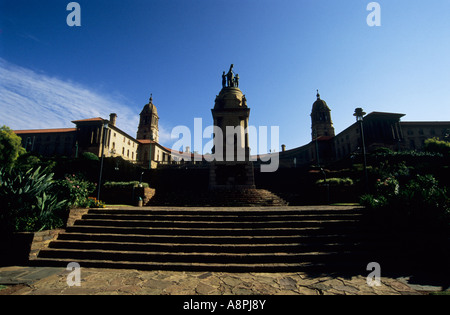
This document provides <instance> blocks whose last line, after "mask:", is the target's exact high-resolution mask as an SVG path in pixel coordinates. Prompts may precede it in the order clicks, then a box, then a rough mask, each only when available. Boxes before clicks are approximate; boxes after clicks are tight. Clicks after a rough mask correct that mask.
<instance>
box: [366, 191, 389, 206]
mask: <svg viewBox="0 0 450 315" xmlns="http://www.w3.org/2000/svg"><path fill="white" fill-rule="evenodd" d="M387 202H388V200H387V199H386V197H384V196H378V197H375V196H374V195H371V194H365V195H362V196H361V197H360V199H359V203H360V204H361V205H362V206H365V207H366V208H368V209H380V208H383V207H385V206H386V205H387Z"/></svg>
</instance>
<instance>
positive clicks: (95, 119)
mask: <svg viewBox="0 0 450 315" xmlns="http://www.w3.org/2000/svg"><path fill="white" fill-rule="evenodd" d="M104 120H106V119H103V118H101V117H95V118H87V119H80V120H73V121H72V122H73V123H74V124H76V123H80V122H90V121H104Z"/></svg>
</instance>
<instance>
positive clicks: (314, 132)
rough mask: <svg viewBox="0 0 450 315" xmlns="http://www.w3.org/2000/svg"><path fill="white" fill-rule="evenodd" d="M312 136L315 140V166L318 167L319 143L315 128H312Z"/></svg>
mask: <svg viewBox="0 0 450 315" xmlns="http://www.w3.org/2000/svg"><path fill="white" fill-rule="evenodd" d="M313 137H314V139H315V142H316V160H317V167H319V168H320V160H319V143H318V136H317V129H316V128H314V130H313Z"/></svg>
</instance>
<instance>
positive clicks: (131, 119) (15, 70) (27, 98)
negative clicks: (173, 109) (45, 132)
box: [0, 58, 139, 137]
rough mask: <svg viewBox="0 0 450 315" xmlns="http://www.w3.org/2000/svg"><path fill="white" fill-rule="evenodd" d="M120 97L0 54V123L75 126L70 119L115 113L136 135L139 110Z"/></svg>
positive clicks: (120, 123)
mask: <svg viewBox="0 0 450 315" xmlns="http://www.w3.org/2000/svg"><path fill="white" fill-rule="evenodd" d="M127 103H128V102H127V100H125V99H124V98H123V97H116V96H115V97H114V98H113V97H112V95H110V96H108V95H102V94H101V93H99V92H96V91H91V90H90V89H89V88H87V87H85V86H83V85H81V84H78V83H75V82H70V81H64V80H61V79H58V78H54V77H50V76H48V75H45V74H40V73H36V72H34V71H32V70H30V69H26V68H23V67H20V66H17V65H14V64H11V63H9V62H7V61H6V60H4V59H2V58H0V126H1V125H7V126H8V127H10V128H11V129H16V130H19V129H44V128H65V127H74V126H75V125H74V124H73V123H71V121H72V120H78V119H85V118H93V117H102V118H105V119H109V114H110V113H113V112H114V113H117V115H118V120H117V126H118V127H119V128H120V129H122V130H123V131H125V132H126V133H128V134H129V135H131V136H133V137H134V136H135V135H136V131H137V126H138V122H139V113H136V112H134V111H133V110H132V109H130V108H129V107H128V106H127V105H126V104H127Z"/></svg>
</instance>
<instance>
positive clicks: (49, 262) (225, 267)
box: [33, 258, 365, 272]
mask: <svg viewBox="0 0 450 315" xmlns="http://www.w3.org/2000/svg"><path fill="white" fill-rule="evenodd" d="M71 262H73V260H72V259H67V258H60V259H57V260H56V259H52V258H40V259H39V260H36V261H33V265H36V266H54V267H66V266H67V264H69V263H71ZM77 262H78V263H79V264H80V266H81V267H83V268H116V269H138V270H169V271H210V272H297V271H299V270H311V271H322V270H327V271H330V270H331V271H333V270H343V269H347V268H353V269H354V266H352V267H349V266H350V265H349V264H348V263H338V262H334V263H331V262H329V263H327V264H324V263H321V264H320V263H291V264H288V263H270V264H262V263H259V264H247V265H245V264H220V263H191V262H188V263H182V262H177V263H173V262H152V261H146V262H132V261H110V260H97V259H78V260H77ZM358 267H361V266H358ZM364 267H365V266H364ZM362 268H363V267H361V269H362ZM362 271H364V270H362Z"/></svg>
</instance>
